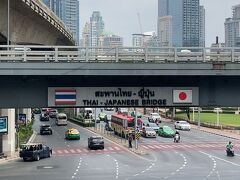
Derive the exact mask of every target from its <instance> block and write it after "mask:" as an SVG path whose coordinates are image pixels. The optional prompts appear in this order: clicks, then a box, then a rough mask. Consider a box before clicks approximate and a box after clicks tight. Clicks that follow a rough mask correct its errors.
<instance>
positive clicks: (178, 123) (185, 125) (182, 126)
mask: <svg viewBox="0 0 240 180" xmlns="http://www.w3.org/2000/svg"><path fill="white" fill-rule="evenodd" d="M174 127H175V129H180V130H188V131H190V129H191V126H190V124H189V123H188V122H187V121H176V122H175V123H174Z"/></svg>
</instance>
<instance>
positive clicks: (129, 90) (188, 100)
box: [48, 87, 199, 107]
mask: <svg viewBox="0 0 240 180" xmlns="http://www.w3.org/2000/svg"><path fill="white" fill-rule="evenodd" d="M48 106H49V107H56V106H62V107H66V106H68V107H166V106H190V107H193V106H199V89H198V87H69V88H68V87H64V88H63V87H49V88H48Z"/></svg>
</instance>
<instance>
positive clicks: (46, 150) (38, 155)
mask: <svg viewBox="0 0 240 180" xmlns="http://www.w3.org/2000/svg"><path fill="white" fill-rule="evenodd" d="M20 148H21V150H20V152H19V156H20V157H21V158H23V161H27V160H35V161H39V160H40V159H42V158H47V157H51V155H52V149H51V148H50V147H49V146H47V145H44V144H42V143H27V144H21V146H20Z"/></svg>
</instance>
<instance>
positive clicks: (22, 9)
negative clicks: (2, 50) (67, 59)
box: [0, 0, 74, 45]
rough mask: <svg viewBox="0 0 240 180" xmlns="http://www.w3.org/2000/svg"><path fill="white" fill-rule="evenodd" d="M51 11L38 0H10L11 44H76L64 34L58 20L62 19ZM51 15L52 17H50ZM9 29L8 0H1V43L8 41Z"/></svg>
mask: <svg viewBox="0 0 240 180" xmlns="http://www.w3.org/2000/svg"><path fill="white" fill-rule="evenodd" d="M46 12H47V13H48V14H47V13H46ZM51 13H52V12H50V10H49V9H47V7H46V6H44V5H43V3H41V2H40V1H38V0H32V1H30V3H28V2H27V1H23V0H10V21H9V22H10V26H9V30H10V44H35V45H74V41H73V40H72V39H71V38H69V37H67V36H66V35H64V34H63V32H65V30H64V31H62V29H61V27H60V26H58V25H59V24H57V22H59V23H60V20H59V19H58V18H57V17H56V15H55V14H53V13H52V14H51ZM51 16H52V17H53V18H52V19H50V17H51ZM54 19H55V20H56V21H54ZM60 24H61V23H60ZM62 26H64V25H63V24H62ZM7 30H8V16H7V0H1V1H0V34H1V35H0V44H6V43H7V40H6V37H7Z"/></svg>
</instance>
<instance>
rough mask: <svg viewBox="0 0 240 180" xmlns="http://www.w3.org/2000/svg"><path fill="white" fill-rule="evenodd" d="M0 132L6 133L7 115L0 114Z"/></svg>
mask: <svg viewBox="0 0 240 180" xmlns="http://www.w3.org/2000/svg"><path fill="white" fill-rule="evenodd" d="M0 133H8V117H7V116H0Z"/></svg>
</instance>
